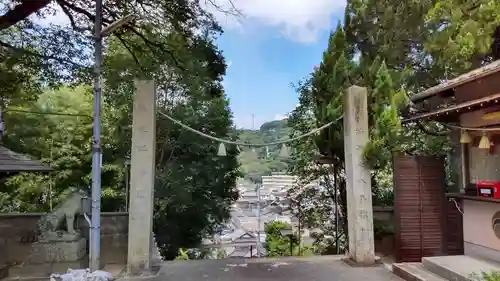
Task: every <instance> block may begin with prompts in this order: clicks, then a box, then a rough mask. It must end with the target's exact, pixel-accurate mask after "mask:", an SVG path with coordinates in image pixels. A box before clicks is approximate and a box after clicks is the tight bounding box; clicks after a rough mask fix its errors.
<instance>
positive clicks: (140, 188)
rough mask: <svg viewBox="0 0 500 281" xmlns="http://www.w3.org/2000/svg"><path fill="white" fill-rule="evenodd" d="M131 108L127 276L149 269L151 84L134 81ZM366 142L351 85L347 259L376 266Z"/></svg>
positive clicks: (359, 101) (359, 94) (363, 107)
mask: <svg viewBox="0 0 500 281" xmlns="http://www.w3.org/2000/svg"><path fill="white" fill-rule="evenodd" d="M135 88H136V92H135V96H134V107H133V128H132V155H131V178H130V196H129V198H130V205H129V206H130V207H129V234H128V259H127V272H128V274H129V275H140V274H143V273H144V272H145V271H149V270H150V269H151V261H152V260H151V257H152V248H153V245H152V241H153V239H152V230H153V205H154V179H155V148H156V130H155V129H156V89H155V84H154V82H153V81H136V82H135ZM368 140H369V135H368V110H367V90H366V88H362V87H358V86H352V87H350V88H349V89H348V90H347V92H346V93H345V95H344V146H345V165H346V174H347V185H346V186H347V209H348V214H347V215H348V218H349V219H348V221H349V259H350V260H351V261H352V262H354V263H356V264H359V265H372V264H374V263H375V253H374V238H373V208H372V197H371V196H372V193H371V178H370V171H369V170H368V169H367V168H366V167H365V166H364V165H363V151H364V147H365V145H366V143H367V142H368Z"/></svg>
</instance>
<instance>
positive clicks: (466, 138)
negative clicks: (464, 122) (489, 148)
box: [460, 130, 472, 143]
mask: <svg viewBox="0 0 500 281" xmlns="http://www.w3.org/2000/svg"><path fill="white" fill-rule="evenodd" d="M471 141H472V139H471V137H470V135H469V133H468V132H467V131H466V130H462V131H461V132H460V143H470V142H471Z"/></svg>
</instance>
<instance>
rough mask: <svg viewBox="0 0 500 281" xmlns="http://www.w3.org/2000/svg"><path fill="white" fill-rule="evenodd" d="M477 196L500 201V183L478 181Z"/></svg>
mask: <svg viewBox="0 0 500 281" xmlns="http://www.w3.org/2000/svg"><path fill="white" fill-rule="evenodd" d="M476 188H477V195H478V196H483V197H490V198H496V199H500V181H488V180H486V181H477V182H476Z"/></svg>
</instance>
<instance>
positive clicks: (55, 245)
mask: <svg viewBox="0 0 500 281" xmlns="http://www.w3.org/2000/svg"><path fill="white" fill-rule="evenodd" d="M87 267H88V255H87V241H86V239H85V238H82V237H80V238H76V239H74V240H72V241H68V240H67V241H60V240H52V241H39V242H34V243H33V244H31V252H30V254H29V255H28V257H27V258H26V260H24V262H23V263H22V264H18V265H14V266H11V267H10V268H9V277H13V278H14V277H34V276H36V277H45V278H48V276H49V275H50V274H52V273H65V272H66V271H67V270H68V268H80V269H81V268H87Z"/></svg>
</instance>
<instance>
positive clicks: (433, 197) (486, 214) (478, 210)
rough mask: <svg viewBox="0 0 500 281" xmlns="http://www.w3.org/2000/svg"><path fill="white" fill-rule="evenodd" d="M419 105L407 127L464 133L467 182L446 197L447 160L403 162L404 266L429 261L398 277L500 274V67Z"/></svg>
mask: <svg viewBox="0 0 500 281" xmlns="http://www.w3.org/2000/svg"><path fill="white" fill-rule="evenodd" d="M411 101H412V102H413V106H412V110H411V114H410V116H407V118H406V119H405V120H404V122H406V123H408V122H423V123H425V122H429V121H435V122H439V123H441V124H443V125H444V126H446V127H448V128H449V129H450V130H451V132H453V133H456V134H457V135H460V141H459V144H458V139H457V145H459V149H458V152H459V153H457V154H459V155H458V158H459V160H460V161H459V162H460V163H459V165H456V166H454V168H455V169H457V170H458V171H456V172H457V174H459V176H460V179H459V184H458V185H459V188H458V189H457V190H456V191H455V192H454V193H447V194H445V188H444V184H445V182H444V169H442V168H440V166H443V164H444V162H440V161H441V160H440V159H437V158H434V159H433V158H432V157H423V156H422V157H420V156H416V157H415V156H413V157H409V156H404V157H403V156H402V157H400V158H397V157H396V161H395V175H394V177H395V188H396V190H395V192H396V196H395V197H396V206H395V209H396V210H398V212H399V214H396V219H397V222H396V224H398V225H399V227H400V229H398V231H399V234H396V235H397V236H398V238H396V239H399V240H398V241H397V243H399V245H397V246H396V247H399V249H400V250H402V251H401V252H402V253H403V254H402V256H401V257H402V258H401V257H400V260H399V261H403V262H410V261H411V262H419V261H421V263H418V264H414V263H413V264H405V263H403V264H395V265H394V272H395V273H397V274H398V275H400V276H401V277H403V278H405V279H407V280H415V279H414V277H415V276H429V275H426V274H428V273H433V274H437V275H439V276H440V277H442V278H444V279H447V280H469V279H467V278H470V277H467V274H470V273H477V274H481V272H488V271H492V270H497V271H500V61H495V62H493V63H491V64H489V65H486V66H484V67H481V68H478V69H476V70H474V71H471V72H469V73H466V74H464V75H461V76H459V77H457V78H455V79H452V80H449V81H446V82H444V83H442V84H440V85H438V86H435V87H432V88H430V89H428V90H425V91H423V92H421V93H418V94H416V95H414V96H413V97H412V98H411ZM405 157H406V158H405ZM405 200H406V201H405ZM457 227H458V228H457ZM439 241H443V242H439ZM412 250H415V251H414V252H411V251H412ZM417 250H418V251H417ZM405 251H406V252H405ZM417 259H421V260H417ZM412 278H413V279H412ZM433 280H434V279H433ZM436 280H437V279H436Z"/></svg>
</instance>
